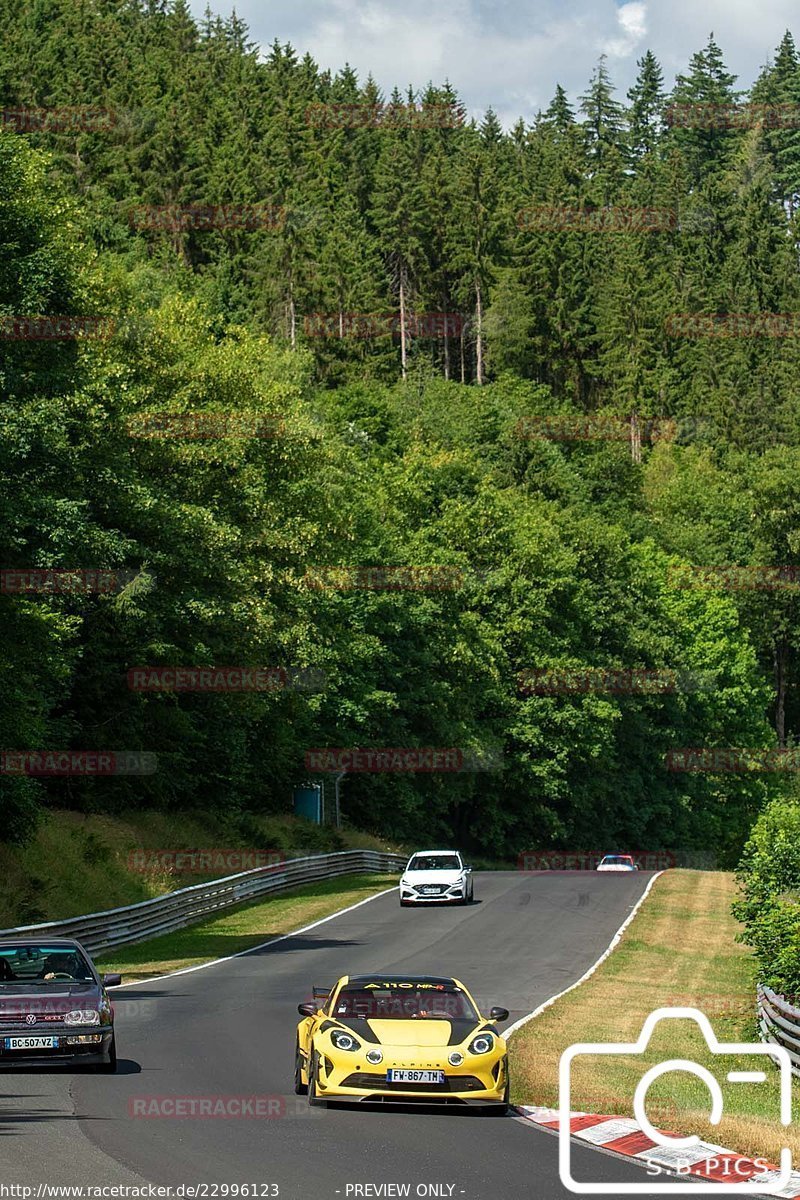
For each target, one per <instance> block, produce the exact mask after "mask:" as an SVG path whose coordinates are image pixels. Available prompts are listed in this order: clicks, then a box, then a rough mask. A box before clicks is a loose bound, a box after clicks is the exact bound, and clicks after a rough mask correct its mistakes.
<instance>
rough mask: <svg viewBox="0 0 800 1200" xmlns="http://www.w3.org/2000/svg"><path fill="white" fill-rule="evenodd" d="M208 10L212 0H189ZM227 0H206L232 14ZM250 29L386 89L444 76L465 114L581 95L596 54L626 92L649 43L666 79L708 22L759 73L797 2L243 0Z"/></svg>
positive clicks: (736, 57)
mask: <svg viewBox="0 0 800 1200" xmlns="http://www.w3.org/2000/svg"><path fill="white" fill-rule="evenodd" d="M192 2H193V8H194V11H195V14H196V16H198V17H201V16H202V14H203V11H204V9H205V7H206V2H207V0H192ZM232 6H233V5H232V2H231V0H211V8H212V9H213V10H214V11H217V12H221V13H223V14H225V15H227V14H228V13H229V11H230V9H231V7H232ZM236 11H237V12H238V13H239V15H240V16H241V17H243V18H244V19H245V20H246V21H247V23H248V25H249V27H250V31H251V34H252V37H253V40H255V41H257V42H259V43H261V44H262V45H263V46H269V44H270V43H271V42H272V41H273V39H274V38H276V37H277V38H278V39H279V41H281V42H291V43H292V45H293V46H294V47H295V48H296V49H297V50H298V51H299V52H300V53H301V54H302V53H304V52H305V51H309V52H310V53H311V55H312V57H313V58H314V59H315V60H316V62H317V63H319V64H320V65H321V66H322V67H323V68H325V67H327V68H330V69H331V70H332V71H337V70H338V69H339V68H340V67H342V66H343V64H344V63H350V65H351V66H352V67H354V68H355V69H356V71H357V72H358V74H359V77H360V78H362V79H363V78H365V77H366V75H367V74H368V73H369V72H370V71H371V72H372V74H373V75H374V76H375V78H376V79H377V81H378V83H379V84H380V85H381V87H382V88H384V90H386V91H390V90H391V88H392V87H393V86H394V85H395V84H397V85H398V86H399V87H401V88H402V89H405V88H406V87H407V86H408V85H409V84H412V85H413V86H414V87H415V88H419V87H422V86H424V85H425V84H426V83H427V82H428V81H429V80H433V81H434V82H435V83H440V82H443V81H444V80H445V79H449V80H450V82H451V83H452V84H453V85H454V86H455V87H456V89H457V90H458V92H459V94H460V95H461V97H462V98H463V99H464V101H465V102H466V105H467V108H468V110H469V112H470V115H476V116H479V115H480V113H481V112H483V111H484V110H485V109H486V108H487V107H488V106H489V105H491V106H492V107H493V108H494V109H495V111H496V112H497V113H498V115H499V116H500V118H501V119H502V120H503V122H504V124H510V123H512V122H513V121H514V120H515V119H516V118H517V117H518V116H523V117H525V118H526V119H528V120H530V119H531V118H532V117H533V116H534V114H535V113H536V111H537V109H539V108H540V107H545V106H546V105H547V104H548V103H549V101H550V98H551V97H552V94H553V91H554V89H555V85H556V83H561V84H562V85H563V86H564V87H565V88H566V89H567V91H568V92H569V94H570V96H571V97H572V98H573V99H574V98H575V97H577V96H578V95H579V94H580V93H581V92H582V91H584V90H585V87H586V83H587V82H588V80H589V77H590V75H591V72H592V70H593V68H594V66H595V64H596V62H597V59H598V58H599V56H600V55H601V54H606V55H607V57H608V66H609V69H610V71H611V73H612V77H613V79H614V82H615V83H616V85H617V88H618V94H619V98H620V99H624V93H625V91H626V90H627V89H628V88H629V87H630V85H631V83H632V81H633V79H634V77H635V75H636V60H637V59H638V58H640V57H641V55H642V54H643V52H644V51H645V50H647V49H652V50H653V51H654V52H655V53H656V55H657V56H658V58H659V59H660V61H661V65H662V67H663V70H664V75H665V79H666V81H667V84H668V85H671V84H672V81H673V79H674V76H675V73H676V72H678V71H683V70H685V68H686V66H687V64H688V60H689V56H690V55H691V54H692V52H693V51H695V50H698V49H700V48H701V47H702V46H703V45H704V44H705V41H706V39H707V37H708V34H709V32H710V31H711V30H713V31H714V36H715V38H716V40H717V41H718V42H719V43H720V45H721V46H722V49H723V51H724V53H725V57H726V62H727V65H728V68H729V70H731V71H733V72H734V73H735V74H737V75H738V76H739V79H740V83H741V85H742V86H747V85H749V84H750V83H752V81H753V79H754V78H755V76H756V75H757V74H758V70H759V68H760V67H761V66H762V65H763V64H764V63H765V62H766V61H767V59H768V58H769V57H771V55H772V53H773V52H774V49H775V47H776V46H777V44H778V42H779V41H780V39H781V37H782V36H783V33H784V31H785V30H786V29H787V28H791V26H792V17H794V19H795V20H794V24H795V29H794V30H793V32H794V33H795V36H796V37H797V39H798V42H800V13H798V11H797V6H796V4H792V3H791V2H790V0H700V2H699V3H698V0H627V2H623V3H620V4H617V3H615V0H237V3H236Z"/></svg>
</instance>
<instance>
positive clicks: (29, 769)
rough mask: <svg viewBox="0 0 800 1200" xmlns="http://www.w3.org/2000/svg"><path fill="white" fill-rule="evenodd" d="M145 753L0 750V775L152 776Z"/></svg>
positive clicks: (152, 761)
mask: <svg viewBox="0 0 800 1200" xmlns="http://www.w3.org/2000/svg"><path fill="white" fill-rule="evenodd" d="M157 770H158V758H157V756H156V755H155V754H153V753H152V752H151V751H149V750H0V775H53V776H66V775H73V776H84V777H88V776H95V775H154V774H155V772H156V771H157Z"/></svg>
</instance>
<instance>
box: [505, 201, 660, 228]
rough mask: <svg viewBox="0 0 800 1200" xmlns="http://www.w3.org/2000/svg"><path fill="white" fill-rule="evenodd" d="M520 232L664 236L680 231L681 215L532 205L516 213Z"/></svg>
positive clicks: (615, 207) (653, 210) (618, 208)
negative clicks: (651, 234)
mask: <svg viewBox="0 0 800 1200" xmlns="http://www.w3.org/2000/svg"><path fill="white" fill-rule="evenodd" d="M517 225H518V226H519V228H520V229H527V230H533V231H542V232H545V231H551V230H558V231H561V230H573V231H575V232H579V233H664V232H666V231H668V230H670V229H677V227H678V215H677V213H676V212H675V211H674V210H673V209H668V208H629V207H625V206H619V205H606V206H605V207H603V208H581V207H576V206H571V205H567V204H533V205H530V206H528V207H527V208H521V209H520V210H519V212H518V213H517Z"/></svg>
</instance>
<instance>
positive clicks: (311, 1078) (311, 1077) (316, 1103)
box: [308, 1048, 325, 1108]
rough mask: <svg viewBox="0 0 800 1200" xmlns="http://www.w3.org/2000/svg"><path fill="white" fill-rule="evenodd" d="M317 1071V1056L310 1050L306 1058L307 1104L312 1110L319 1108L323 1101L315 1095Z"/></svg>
mask: <svg viewBox="0 0 800 1200" xmlns="http://www.w3.org/2000/svg"><path fill="white" fill-rule="evenodd" d="M318 1071H319V1055H318V1054H316V1053H315V1051H314V1049H313V1048H312V1049H311V1051H310V1053H309V1058H308V1103H309V1104H310V1105H311V1107H312V1108H320V1107H322V1105H324V1103H325V1101H324V1100H323V1099H322V1097H321V1096H319V1095H318V1094H317V1072H318Z"/></svg>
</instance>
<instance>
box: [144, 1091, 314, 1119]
mask: <svg viewBox="0 0 800 1200" xmlns="http://www.w3.org/2000/svg"><path fill="white" fill-rule="evenodd" d="M308 1107H309V1106H308V1104H307V1103H306V1102H303V1103H302V1105H301V1104H300V1103H299V1102H298V1103H295V1102H294V1100H293V1099H290V1098H289V1097H287V1096H276V1095H256V1096H221V1095H206V1096H188V1095H183V1096H155V1095H149V1096H130V1097H129V1098H128V1116H129V1117H133V1118H134V1119H136V1118H140V1119H143V1120H153V1119H155V1120H158V1119H166V1120H173V1121H174V1120H178V1121H180V1120H194V1121H198V1120H213V1119H217V1120H223V1121H242V1120H244V1121H253V1120H256V1121H264V1120H274V1119H275V1118H278V1117H288V1116H296V1115H298V1114H299V1113H301V1112H304V1111H307V1110H308Z"/></svg>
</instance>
